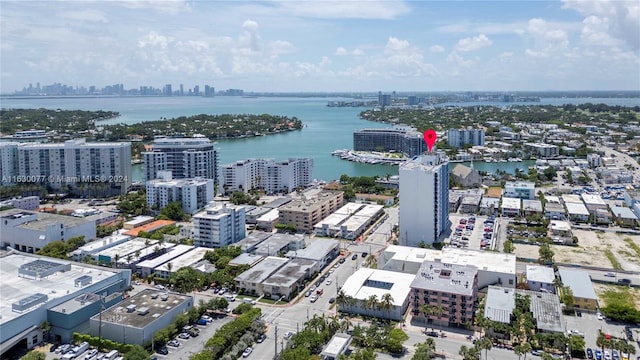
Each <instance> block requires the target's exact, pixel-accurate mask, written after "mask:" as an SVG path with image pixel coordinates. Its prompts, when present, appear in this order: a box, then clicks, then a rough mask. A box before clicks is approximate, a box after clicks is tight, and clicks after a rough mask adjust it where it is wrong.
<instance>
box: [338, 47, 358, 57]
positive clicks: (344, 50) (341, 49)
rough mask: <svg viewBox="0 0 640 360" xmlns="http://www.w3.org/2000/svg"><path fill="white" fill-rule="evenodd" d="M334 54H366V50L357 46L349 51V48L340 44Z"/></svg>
mask: <svg viewBox="0 0 640 360" xmlns="http://www.w3.org/2000/svg"><path fill="white" fill-rule="evenodd" d="M333 55H336V56H347V55H353V56H362V55H364V51H362V50H361V49H357V48H356V49H353V50H351V51H349V50H347V48H345V47H343V46H338V48H337V49H336V51H334V52H333Z"/></svg>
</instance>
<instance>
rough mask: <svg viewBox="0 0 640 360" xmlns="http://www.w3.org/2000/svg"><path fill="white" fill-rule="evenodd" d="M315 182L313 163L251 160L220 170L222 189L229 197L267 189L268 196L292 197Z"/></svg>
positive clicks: (292, 160) (299, 160) (293, 160)
mask: <svg viewBox="0 0 640 360" xmlns="http://www.w3.org/2000/svg"><path fill="white" fill-rule="evenodd" d="M312 181H313V159H311V158H300V159H287V160H285V161H280V162H275V161H274V160H273V159H247V160H242V161H237V162H235V163H233V164H226V165H223V166H222V167H221V168H220V181H219V183H220V186H221V188H222V189H223V191H224V192H225V193H231V192H234V191H247V190H251V189H263V190H264V191H266V192H267V194H274V193H279V192H283V193H288V192H291V191H293V190H294V189H296V188H298V187H301V186H302V187H306V186H309V185H310V184H311V182H312Z"/></svg>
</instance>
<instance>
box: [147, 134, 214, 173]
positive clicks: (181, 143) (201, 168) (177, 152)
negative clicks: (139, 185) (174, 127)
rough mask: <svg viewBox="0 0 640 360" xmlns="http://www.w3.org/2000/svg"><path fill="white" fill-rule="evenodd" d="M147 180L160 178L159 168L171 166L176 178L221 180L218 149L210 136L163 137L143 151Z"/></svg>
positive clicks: (170, 168)
mask: <svg viewBox="0 0 640 360" xmlns="http://www.w3.org/2000/svg"><path fill="white" fill-rule="evenodd" d="M142 155H143V156H144V168H145V180H147V181H148V180H153V179H157V178H158V171H164V170H169V171H171V175H172V177H173V178H174V179H185V178H196V177H200V178H205V179H213V180H214V181H215V182H216V183H217V180H218V151H217V149H216V148H215V147H214V146H213V142H211V140H209V139H207V138H162V139H156V140H154V141H153V143H152V144H151V151H146V152H143V153H142Z"/></svg>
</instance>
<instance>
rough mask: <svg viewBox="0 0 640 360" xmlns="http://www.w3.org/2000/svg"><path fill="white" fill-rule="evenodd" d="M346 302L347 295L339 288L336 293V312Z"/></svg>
mask: <svg viewBox="0 0 640 360" xmlns="http://www.w3.org/2000/svg"><path fill="white" fill-rule="evenodd" d="M346 303H347V295H346V294H345V293H344V291H342V290H340V291H339V292H338V295H336V313H337V312H339V311H340V307H341V306H343V305H345V304H346Z"/></svg>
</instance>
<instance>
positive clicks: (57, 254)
mask: <svg viewBox="0 0 640 360" xmlns="http://www.w3.org/2000/svg"><path fill="white" fill-rule="evenodd" d="M69 251H70V250H69V246H68V245H67V243H65V242H64V241H53V242H50V243H48V244H47V245H45V246H43V247H42V249H40V250H38V252H37V254H38V255H44V256H49V257H54V258H58V259H69V257H68V256H67V253H68V252H69Z"/></svg>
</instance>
